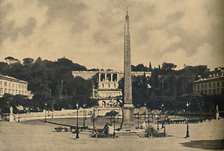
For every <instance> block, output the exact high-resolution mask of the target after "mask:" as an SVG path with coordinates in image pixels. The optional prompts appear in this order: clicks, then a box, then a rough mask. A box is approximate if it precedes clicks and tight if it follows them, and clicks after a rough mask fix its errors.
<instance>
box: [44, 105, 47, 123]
mask: <svg viewBox="0 0 224 151" xmlns="http://www.w3.org/2000/svg"><path fill="white" fill-rule="evenodd" d="M44 109H45V120H44V122H45V123H47V111H46V109H47V103H45V104H44Z"/></svg>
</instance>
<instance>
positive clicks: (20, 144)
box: [0, 120, 224, 151]
mask: <svg viewBox="0 0 224 151" xmlns="http://www.w3.org/2000/svg"><path fill="white" fill-rule="evenodd" d="M60 122H63V120H60ZM223 125H224V120H213V121H210V122H203V123H198V124H189V128H190V138H188V139H186V138H184V136H185V134H186V125H185V124H172V125H167V126H166V131H167V134H168V137H166V138H140V137H139V136H137V135H135V134H132V135H122V136H119V137H118V138H115V139H114V138H105V139H103V138H91V137H90V133H89V132H81V133H80V139H75V134H73V133H71V132H55V131H54V128H55V127H57V126H56V125H54V124H49V123H47V124H45V123H44V122H41V121H36V122H35V121H30V122H24V123H9V122H0V151H62V150H64V151H101V150H102V151H148V150H150V151H154V150H155V151H158V150H162V151H167V150H170V151H190V150H192V151H197V150H198V151H200V150H224V142H223V138H224V128H223Z"/></svg>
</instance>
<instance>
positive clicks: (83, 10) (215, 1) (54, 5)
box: [0, 0, 224, 71]
mask: <svg viewBox="0 0 224 151" xmlns="http://www.w3.org/2000/svg"><path fill="white" fill-rule="evenodd" d="M223 6H224V1H223V0H32V1H30V0H16V1H15V0H0V61H4V58H5V57H7V56H12V57H14V58H17V59H19V60H21V61H22V59H23V58H27V57H31V58H34V59H36V58H38V57H41V58H42V59H48V60H52V61H56V60H57V59H58V58H62V57H66V58H69V59H71V60H72V61H73V62H75V63H79V64H82V65H85V66H86V67H87V68H103V69H109V68H110V69H114V70H119V71H122V70H123V60H124V59H123V55H124V54H123V51H124V48H123V45H124V37H123V34H124V33H123V32H124V21H125V13H126V12H125V11H126V7H128V11H129V16H130V36H131V55H132V64H134V65H137V64H144V65H147V66H148V64H149V62H151V63H152V66H153V67H158V65H159V64H162V63H163V62H172V63H174V64H176V65H177V68H183V66H184V64H185V65H208V67H209V68H214V67H219V66H224V61H223V58H224V9H223V8H222V7H223Z"/></svg>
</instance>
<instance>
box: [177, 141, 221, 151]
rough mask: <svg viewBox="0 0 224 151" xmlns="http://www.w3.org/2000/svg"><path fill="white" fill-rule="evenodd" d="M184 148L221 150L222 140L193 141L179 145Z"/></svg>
mask: <svg viewBox="0 0 224 151" xmlns="http://www.w3.org/2000/svg"><path fill="white" fill-rule="evenodd" d="M181 144H182V145H183V146H185V147H191V148H201V149H213V150H223V149H224V139H219V140H193V141H191V142H186V143H181Z"/></svg>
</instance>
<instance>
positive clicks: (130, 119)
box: [122, 104, 135, 131]
mask: <svg viewBox="0 0 224 151" xmlns="http://www.w3.org/2000/svg"><path fill="white" fill-rule="evenodd" d="M133 113H134V107H133V105H132V104H125V105H124V107H123V113H122V115H123V125H122V129H123V130H125V131H130V130H132V129H134V126H135V124H134V115H133Z"/></svg>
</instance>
